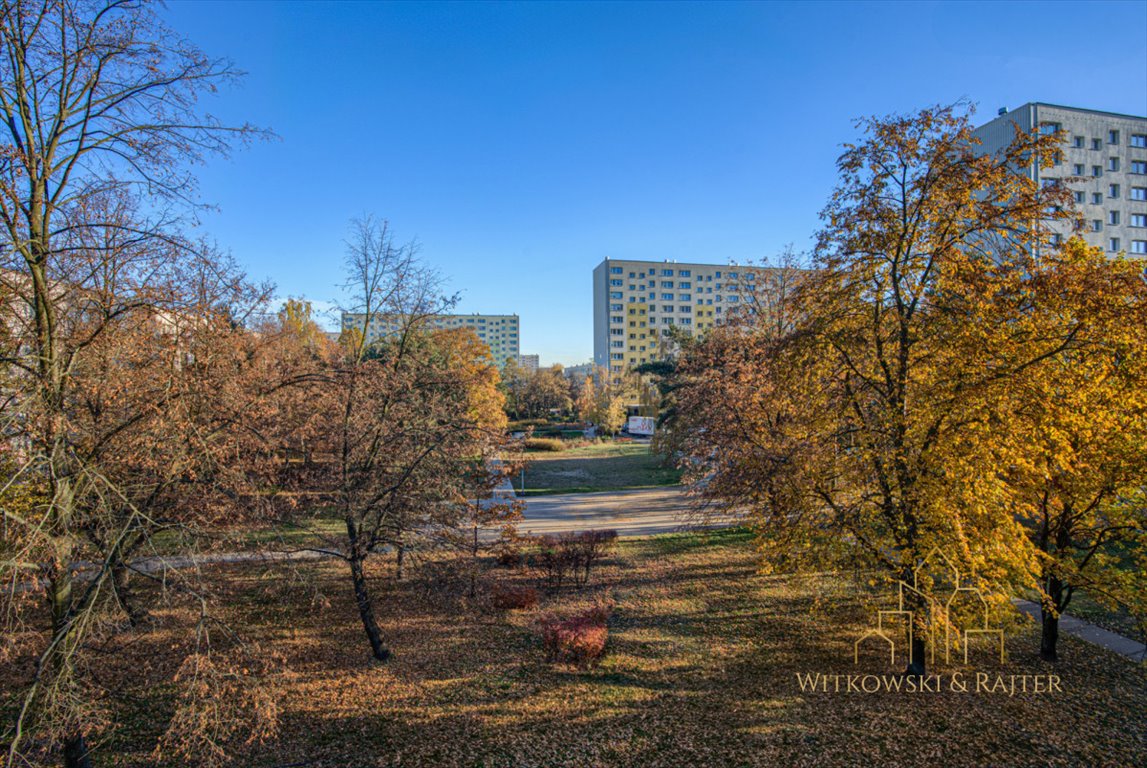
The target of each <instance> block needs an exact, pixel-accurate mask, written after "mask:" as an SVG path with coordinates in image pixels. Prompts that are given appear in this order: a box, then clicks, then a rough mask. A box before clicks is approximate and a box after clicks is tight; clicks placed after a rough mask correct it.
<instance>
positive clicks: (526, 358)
mask: <svg viewBox="0 0 1147 768" xmlns="http://www.w3.org/2000/svg"><path fill="white" fill-rule="evenodd" d="M540 364H541V360H540V359H539V358H538V356H537V355H518V367H520V368H522V369H523V370H526V371H529V372H530V373H537V372H538V366H539V365H540Z"/></svg>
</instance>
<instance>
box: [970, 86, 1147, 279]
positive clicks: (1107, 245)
mask: <svg viewBox="0 0 1147 768" xmlns="http://www.w3.org/2000/svg"><path fill="white" fill-rule="evenodd" d="M1015 126H1018V127H1019V128H1020V129H1021V130H1023V131H1027V132H1030V131H1032V130H1033V129H1035V128H1037V127H1038V128H1039V129H1040V130H1042V131H1045V132H1048V133H1055V132H1059V131H1063V133H1064V134H1065V140H1064V145H1063V152H1062V153H1061V154H1060V156H1059V157H1057V158H1056V159H1055V165H1054V166H1053V167H1051V168H1046V169H1041V168H1040V167H1039V166H1038V165H1037V164H1036V163H1032V165H1031V166H1029V167H1028V169H1027V170H1028V173H1029V175H1030V176H1031V178H1032V179H1033V180H1034V181H1036V182H1038V183H1041V184H1048V183H1055V182H1057V181H1060V180H1062V181H1063V183H1065V184H1067V186H1068V188H1069V189H1071V191H1072V194H1073V195H1074V197H1075V203H1076V209H1077V210H1078V211H1079V214H1080V217H1081V218H1082V220H1083V228H1082V231H1080V232H1079V234H1081V235H1082V236H1083V238H1084V239H1085V240H1086V241H1087V243H1088V244H1089V245H1095V246H1099V247H1101V248H1103V249H1104V250H1105V251H1106V252H1108V253H1110V254H1112V255H1114V254H1117V253H1119V252H1121V251H1124V252H1126V253H1127V255H1128V256H1136V257H1139V258H1144V257H1147V117H1137V116H1135V115H1121V114H1117V113H1114V112H1100V111H1097V110H1092V109H1081V108H1078V107H1064V106H1059V105H1056V104H1043V103H1040V102H1032V103H1030V104H1024V105H1023V106H1022V107H1018V108H1017V109H1013V110H1011V111H1006V110H1003V109H1001V110H1000V114H999V116H998V117H996V118H995V119H994V120H991V121H989V122H987V123H985V124H984V125H982V126H980V127H979V128H977V129H976V130H975V131H974V135H975V136H976V137H977V138H978V139H979V140H980V141H981V142H982V144H981V151H983V152H992V153H994V152H998V151H999V150H1001V149H1003V148H1004V147H1006V146H1007V145H1008V144H1009V143H1010V142H1011V141H1012V138H1013V136H1014V134H1015ZM1055 226H1056V227H1057V228H1058V230H1059V231H1058V233H1057V234H1056V235H1055V237H1057V238H1065V237H1067V236H1068V235H1070V234H1071V233H1072V229H1073V228H1072V226H1071V224H1070V223H1069V222H1059V223H1057V224H1056V225H1055Z"/></svg>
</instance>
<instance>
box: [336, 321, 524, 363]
mask: <svg viewBox="0 0 1147 768" xmlns="http://www.w3.org/2000/svg"><path fill="white" fill-rule="evenodd" d="M364 319H365V317H364V316H363V315H361V314H355V313H350V312H344V313H343V315H342V327H343V329H344V330H345V329H347V328H362V327H363V321H364ZM427 323H428V326H429V327H430V328H436V329H441V328H472V329H473V330H474V332H475V333H476V334H477V335H478V338H479V339H480V340H481V341H484V342H485V343H486V345H487V346H488V347H490V354H491V356H492V357H493V358H494V362H495V363H497V365H498V366H499V367H501V366H503V365H505V364H506V360H508V359H514V360H517V359H518V358H519V356H520V352H521V350H520V347H519V323H518V316H517V315H479V314H472V315H433V316H432V317H430V318H428V319H427ZM399 327H401V321H400V320H399V319H398V318H395V317H394V316H392V315H376V316H374V317H372V318H371V319H370V323H369V324H367V326H366V339H367V341H368V342H374V341H377V340H378V339H380V338H383V337H385V336H387V335H389V334H391V333H393V332H394V331H395V330H397V329H398V328H399Z"/></svg>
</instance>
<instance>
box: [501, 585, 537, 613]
mask: <svg viewBox="0 0 1147 768" xmlns="http://www.w3.org/2000/svg"><path fill="white" fill-rule="evenodd" d="M490 600H491V602H492V603H493V605H494V607H495V608H497V609H498V610H499V611H524V610H526V609H528V608H533V607H534V606H535V605H537V604H538V590H536V589H534V588H533V587H515V586H511V585H506V584H498V585H495V587H494V588H493V590H491V593H490Z"/></svg>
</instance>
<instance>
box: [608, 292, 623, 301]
mask: <svg viewBox="0 0 1147 768" xmlns="http://www.w3.org/2000/svg"><path fill="white" fill-rule="evenodd" d="M609 298H611V299H620V298H621V291H610V292H609Z"/></svg>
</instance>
